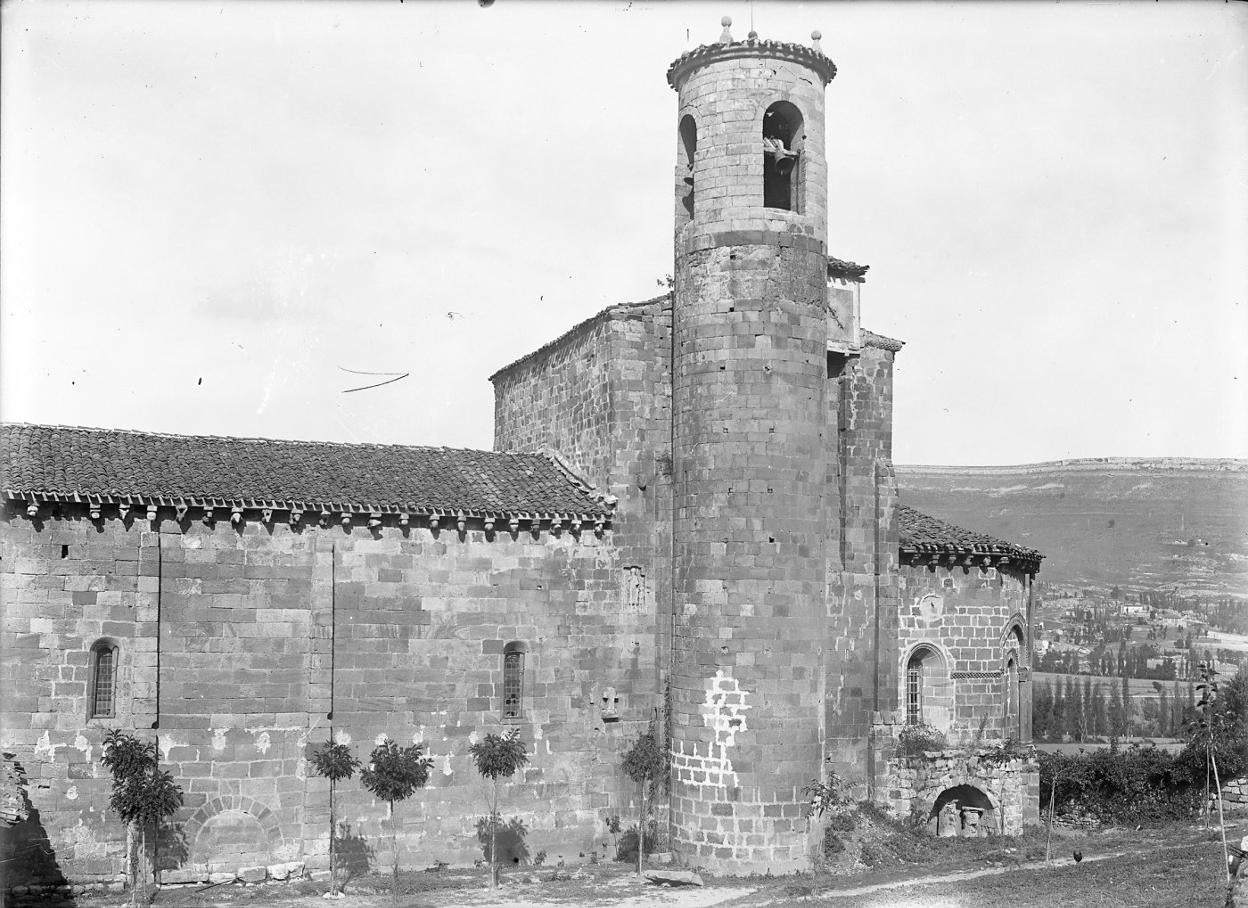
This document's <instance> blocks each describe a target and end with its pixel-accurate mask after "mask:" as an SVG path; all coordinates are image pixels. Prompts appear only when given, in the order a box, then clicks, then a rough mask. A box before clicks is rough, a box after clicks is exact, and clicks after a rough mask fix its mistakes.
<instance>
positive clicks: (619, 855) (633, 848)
mask: <svg viewBox="0 0 1248 908" xmlns="http://www.w3.org/2000/svg"><path fill="white" fill-rule="evenodd" d="M646 827H647V828H646V835H645V845H646V854H654V852H655V846H656V845H657V844H658V841H659V824H658V823H656V822H655V821H654V820H650V821H649V822H647V823H646ZM637 845H638V835H637V827H636V826H630V827H629V828H628V829H627V830H625V832H624V834H623V835H621V836H620V838H619V840H618V841H617V842H616V843H615V859H616V860H617V861H620V862H622V863H631V862H633V861H636V860H637Z"/></svg>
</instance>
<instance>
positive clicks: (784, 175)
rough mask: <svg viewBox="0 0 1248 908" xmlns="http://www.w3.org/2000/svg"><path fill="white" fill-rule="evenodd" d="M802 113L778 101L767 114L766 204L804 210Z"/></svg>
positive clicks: (765, 150) (786, 209) (765, 136)
mask: <svg viewBox="0 0 1248 908" xmlns="http://www.w3.org/2000/svg"><path fill="white" fill-rule="evenodd" d="M803 138H804V135H803V130H802V113H801V111H799V110H798V109H797V107H795V106H794V105H792V104H790V103H789V102H788V101H777V102H776V103H775V104H773V105H771V106H770V107H768V108H767V111H766V112H765V113H764V114H763V205H764V206H765V207H767V208H779V209H782V210H784V211H795V212H797V213H799V214H800V213H801V211H802V173H803V166H802V165H803V163H804V162H803V161H802V140H803Z"/></svg>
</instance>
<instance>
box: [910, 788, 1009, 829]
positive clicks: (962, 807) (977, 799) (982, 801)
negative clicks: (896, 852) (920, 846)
mask: <svg viewBox="0 0 1248 908" xmlns="http://www.w3.org/2000/svg"><path fill="white" fill-rule="evenodd" d="M997 822H998V820H997V811H996V808H995V807H993V804H992V800H991V799H990V798H989V797H988V795H987V794H985V793H984V792H983V791H981V790H980V789H978V788H976V787H975V786H974V785H954V786H953V787H951V788H946V789H945V790H944V791H942V792H941V793H940V794H939V795H937V796H936V800H935V801H933V802H932V809H931V810H930V811H929V812H928V817H927V829H928V832H930V833H931V834H932V835H936V836H941V837H957V838H970V839H974V838H986V837H987V836H993V835H997V834H998V832H999V831H1000V830H999V827H998V825H997Z"/></svg>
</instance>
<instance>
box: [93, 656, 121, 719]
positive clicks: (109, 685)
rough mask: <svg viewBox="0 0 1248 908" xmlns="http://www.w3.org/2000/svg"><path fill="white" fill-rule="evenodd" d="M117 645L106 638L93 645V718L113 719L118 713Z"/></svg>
mask: <svg viewBox="0 0 1248 908" xmlns="http://www.w3.org/2000/svg"><path fill="white" fill-rule="evenodd" d="M116 695H117V647H116V645H115V644H113V643H110V642H108V641H105V640H101V641H99V642H97V643H96V644H95V645H94V646H92V647H91V696H90V698H89V699H90V704H91V709H90V713H91V716H90V717H91V718H92V719H111V718H113V717H114V716H116V715H117V712H116V706H115V703H116Z"/></svg>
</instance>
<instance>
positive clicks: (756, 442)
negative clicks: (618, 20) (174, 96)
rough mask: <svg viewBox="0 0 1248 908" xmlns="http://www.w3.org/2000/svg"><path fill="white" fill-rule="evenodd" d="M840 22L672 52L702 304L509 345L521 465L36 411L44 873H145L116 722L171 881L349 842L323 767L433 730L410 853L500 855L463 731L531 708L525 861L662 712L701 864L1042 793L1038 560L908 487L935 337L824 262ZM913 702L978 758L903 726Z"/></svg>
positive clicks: (599, 814) (11, 671)
mask: <svg viewBox="0 0 1248 908" xmlns="http://www.w3.org/2000/svg"><path fill="white" fill-rule="evenodd" d="M812 38H813V42H812V45H811V46H806V45H802V44H792V43H785V42H778V41H770V40H760V39H759V38H758V37H757V36H756V35H755V34H753V33H751V34H750V35H749V37H748V38H747V39H746V40H744V41H738V40H734V39H733V38H732V36H731V34H730V33H729V29H728V27H727V26H725V28H724V34H723V35H722V37H721V38H720V40H719V41H718V42H717V43H714V44H710V45H705V46H702V47H698V48H697V49H695V50H692V51H690V52H688V53H686V54H685V55H683V56H682V57H680V58H679V59H677V60H676V61H675V62H674V63H673V64H672V65H671V67H670V68H669V70H668V72H667V79H668V82H669V83H670V85H671V87H672V88H673V89H674V90H675V92H676V95H677V108H676V116H675V118H674V120H673V126H674V130H673V131H674V135H673V139H674V144H675V152H676V165H675V172H674V177H673V190H674V199H673V204H674V219H675V223H674V228H675V229H674V254H675V267H674V272H673V273H674V283H673V287H672V289H671V292H670V293H668V294H666V295H664V296H660V297H658V298H655V299H651V300H647V301H644V302H636V303H623V304H619V305H614V306H610V307H608V308H607V309H605V310H603V311H602V312H599V313H598V314H596V315H594V316H592V317H590V318H588V319H586V320H585V321H583V322H581V323H580V324H578V325H576V326H574V327H572V328H570V329H569V330H568V331H567V332H566V333H564V334H563V335H562V336H560V337H558V338H555V339H554V340H552V341H551V342H550V343H548V344H546V345H545V346H544V347H542V348H540V349H538V350H536V351H534V352H532V353H530V354H528V355H526V356H523V357H521V358H520V359H518V360H516V361H515V362H513V363H511V364H510V365H507V366H504V367H503V368H501V369H500V370H499V371H498V372H496V373H495V374H494V375H493V376H492V378H491V381H492V382H493V384H494V390H495V427H494V451H492V452H485V451H470V450H453V449H447V448H427V447H408V446H400V445H375V444H345V443H337V442H323V443H313V442H302V441H276V440H268V439H251V438H220V437H198V436H177V435H161V434H154V433H145V432H133V431H124V430H105V429H89V428H71V427H62V426H46V425H24V424H22V425H19V424H11V425H6V426H4V428H3V448H2V450H0V456H2V458H3V459H2V461H0V471H2V479H0V488H2V493H3V499H4V511H3V520H2V522H0V543H2V549H0V556H2V561H0V571H2V573H0V583H2V586H0V594H2V596H3V609H4V611H3V637H2V638H0V643H2V647H3V650H2V651H3V663H2V669H0V672H2V674H0V685H2V689H3V696H2V697H0V701H2V706H0V709H2V710H3V712H2V713H0V728H2V731H0V749H2V750H3V751H4V753H5V754H7V755H8V756H7V757H6V761H7V762H8V763H9V764H11V765H13V766H16V767H17V768H18V770H20V773H21V780H22V781H21V785H22V787H23V793H22V797H23V799H25V802H26V804H27V806H28V810H27V811H26V818H25V819H24V820H21V821H20V822H17V823H16V824H15V825H12V826H11V827H10V828H8V829H5V830H3V831H0V834H2V835H3V853H2V854H0V860H3V861H5V862H6V863H4V864H0V867H4V868H6V869H5V873H6V875H7V884H8V885H9V886H16V885H18V884H21V885H36V884H39V883H56V882H60V883H64V882H66V881H68V882H69V883H73V884H75V885H81V884H86V883H91V882H92V881H97V882H98V881H110V880H115V879H117V878H118V874H119V871H120V869H121V867H122V864H123V861H122V860H121V854H122V850H123V843H124V839H125V833H124V830H123V829H122V827H121V824H120V823H119V821H118V820H117V819H116V817H115V816H113V815H111V814H110V812H109V810H108V809H107V794H108V790H109V783H108V781H107V777H106V774H105V773H104V771H103V769H102V767H101V765H100V763H99V758H100V752H101V740H102V738H103V736H104V734H105V733H106V732H107V731H108V730H109V729H111V728H118V727H120V728H123V729H127V730H131V731H134V732H136V733H138V734H140V735H142V736H145V737H150V738H151V739H154V740H155V741H157V742H158V745H159V752H160V755H161V759H162V761H163V764H164V766H165V767H166V768H167V769H169V770H170V771H171V772H172V774H173V776H174V777H175V778H176V779H177V780H178V781H179V783H180V784H181V785H182V786H183V788H184V790H185V793H186V795H185V804H184V807H183V809H182V810H181V812H180V813H179V814H178V816H177V817H176V818H175V828H174V829H172V830H170V831H169V832H168V833H167V834H166V835H165V836H164V837H163V838H162V840H161V842H160V843H158V845H157V846H156V847H157V851H158V854H157V861H158V864H159V866H160V867H162V868H163V870H162V874H163V878H164V880H165V881H166V882H190V881H200V880H209V879H212V880H216V879H222V878H229V876H230V875H232V874H234V873H236V872H238V871H239V869H240V868H252V867H259V868H265V867H269V868H274V869H273V871H272V872H273V873H274V874H275V875H278V874H280V873H285V872H288V870H283V868H289V866H290V865H291V864H292V863H294V864H303V865H304V866H306V867H307V868H309V869H311V868H317V867H324V866H326V854H327V849H328V809H329V805H328V787H327V784H326V783H325V782H324V780H322V779H319V778H316V777H315V776H313V775H311V774H310V773H309V771H308V764H307V761H306V754H307V752H308V749H309V748H310V747H314V746H316V745H319V744H320V743H322V742H324V741H326V740H328V739H330V738H333V739H336V740H339V741H342V742H347V743H350V744H351V745H352V746H353V747H355V748H356V752H357V755H358V756H361V757H364V758H366V757H367V754H368V752H369V751H370V750H371V748H372V747H373V746H374V743H375V742H376V741H378V740H379V739H380V738H381V737H382V736H389V737H391V738H393V739H395V740H397V741H399V742H401V743H411V742H424V743H425V744H426V745H427V746H428V749H429V752H430V753H431V754H432V755H433V757H434V759H435V761H436V762H435V767H434V773H433V777H432V780H431V782H430V785H429V786H428V788H426V789H425V790H423V791H421V792H419V793H418V794H417V795H416V796H415V797H414V798H413V799H412V800H411V801H409V802H407V804H406V805H405V806H404V807H402V808H401V809H400V812H399V815H400V817H401V818H402V831H401V835H400V849H401V851H402V854H401V859H402V861H403V862H404V864H405V865H406V866H409V867H423V866H427V865H429V864H432V863H433V862H435V861H439V860H441V861H447V862H450V863H452V864H456V863H459V864H462V863H470V862H472V861H473V860H474V859H477V858H480V857H481V855H482V844H481V841H480V839H479V836H478V829H477V819H478V817H480V816H482V815H483V814H484V813H485V812H486V808H485V806H484V800H483V793H484V783H483V782H482V780H481V778H480V777H479V776H478V775H477V774H476V773H475V771H474V770H473V767H472V764H471V762H470V760H469V757H468V753H467V751H468V748H469V746H470V745H471V743H473V742H474V741H476V740H478V739H479V738H480V737H481V736H483V735H484V734H486V733H489V732H494V731H498V730H499V729H506V728H516V729H518V730H519V732H520V734H521V735H522V737H523V740H524V741H525V743H526V744H527V746H528V751H529V754H530V763H529V766H528V767H527V769H526V770H525V771H524V772H523V776H522V777H517V778H516V779H515V780H514V782H513V783H512V784H510V785H509V786H507V787H506V790H505V794H504V801H503V805H502V808H501V810H502V813H503V816H504V819H505V820H506V821H508V822H509V823H511V822H515V823H517V826H516V827H515V828H517V829H518V828H519V827H520V826H522V828H523V835H516V836H513V837H512V839H511V840H510V841H509V842H508V843H507V845H506V848H508V849H510V850H509V851H508V854H509V855H510V856H511V857H512V858H513V859H524V858H525V857H526V856H531V855H535V854H536V853H537V852H539V851H545V852H546V853H547V854H548V856H549V857H550V860H551V861H554V860H555V859H556V857H558V856H561V857H563V858H564V859H565V860H567V861H569V862H575V861H577V860H582V859H584V860H588V859H589V857H590V855H591V854H594V853H597V854H599V855H603V854H604V853H605V852H606V850H607V848H608V841H607V832H608V828H609V824H610V821H611V820H612V818H616V817H618V818H620V820H621V821H622V822H623V823H624V824H625V827H626V828H627V826H628V825H629V824H630V823H633V822H635V821H636V819H635V818H636V811H637V807H638V799H637V792H636V790H635V788H634V786H632V785H631V784H630V783H629V782H628V780H627V778H626V777H625V775H624V774H623V772H622V770H621V769H620V754H621V752H622V751H623V750H624V749H625V748H626V747H627V745H628V744H629V742H630V741H631V740H632V739H633V738H635V737H636V735H637V734H638V733H639V732H641V731H643V730H645V729H646V728H647V727H649V726H650V723H651V722H654V723H655V727H656V728H658V729H659V731H660V733H661V734H662V735H663V737H664V740H665V743H666V745H667V746H668V748H669V749H670V756H671V763H670V784H669V785H668V786H667V787H666V788H665V789H664V790H663V791H662V793H661V795H660V797H659V804H658V808H657V821H658V823H659V829H660V835H661V836H662V837H663V838H665V839H666V840H668V841H669V842H670V849H671V850H672V851H673V852H675V854H676V859H677V860H678V861H679V862H681V863H683V864H684V865H687V866H692V867H703V868H708V869H711V870H713V871H715V872H719V873H748V872H765V871H770V872H771V873H775V874H778V873H785V872H791V871H796V870H801V869H804V868H808V867H809V866H810V864H811V861H812V855H813V854H814V853H815V850H816V848H817V846H818V842H819V837H820V834H821V832H822V829H821V827H820V821H819V820H818V818H814V817H810V816H809V815H808V814H809V810H808V805H807V801H808V797H807V796H805V795H803V788H804V787H805V786H807V785H808V784H809V783H810V782H811V781H812V780H814V779H821V778H826V777H827V773H828V772H829V771H834V772H836V773H837V774H838V775H839V776H840V777H841V778H842V779H844V780H846V781H847V782H848V783H849V785H850V786H851V789H852V791H853V793H854V794H855V795H856V796H857V797H860V798H868V799H871V800H872V801H874V802H876V803H877V804H878V805H880V806H881V807H884V808H886V809H887V810H889V811H891V812H893V813H895V814H896V815H898V816H908V815H910V814H911V812H912V811H918V812H919V813H920V814H921V815H922V817H924V818H931V823H932V825H933V826H935V825H937V824H938V820H939V821H940V822H945V821H944V820H943V819H941V818H942V817H946V816H947V815H948V814H949V812H950V809H951V808H955V807H956V808H957V809H959V810H961V811H962V814H963V817H964V821H965V823H964V825H963V826H962V827H960V830H961V831H960V833H959V834H966V833H967V832H968V830H969V832H970V833H973V834H976V835H982V834H1001V833H1006V834H1008V833H1014V832H1017V831H1018V830H1019V829H1020V828H1021V825H1022V824H1023V823H1025V822H1028V821H1031V820H1034V819H1035V818H1036V816H1037V804H1036V800H1037V779H1036V775H1035V772H1034V767H1032V766H1031V765H1030V764H1028V763H1027V762H1026V761H1023V760H1020V759H1003V758H1000V757H998V758H997V759H983V755H984V754H986V753H988V750H989V748H994V747H996V748H999V747H1000V745H1002V744H1003V743H1004V742H1006V741H1007V740H1011V741H1015V742H1019V741H1021V742H1027V741H1028V740H1029V739H1030V715H1029V704H1030V701H1031V690H1030V683H1029V679H1028V666H1029V663H1030V636H1031V635H1030V618H1031V610H1032V583H1033V580H1034V577H1035V575H1036V572H1037V570H1038V569H1039V564H1040V559H1041V556H1040V555H1039V554H1038V553H1037V552H1035V551H1032V550H1030V549H1027V548H1024V547H1022V546H1019V545H1014V544H1011V543H1008V542H1003V541H1000V540H996V539H992V538H989V537H987V536H984V535H981V534H978V533H975V532H971V531H968V530H965V529H961V528H959V527H955V526H952V525H950V524H948V523H945V522H943V521H941V520H939V519H937V518H935V517H930V516H927V515H924V514H920V513H917V512H915V511H913V510H911V509H909V508H907V507H905V506H904V504H902V503H901V502H900V501H899V500H898V492H897V485H896V481H895V479H894V474H893V467H892V461H891V457H892V394H893V389H892V374H893V363H894V359H895V357H896V356H897V355H898V354H899V352H900V351H901V347H902V344H901V342H900V341H897V340H892V339H889V338H887V337H882V336H880V335H878V334H873V333H872V332H871V331H868V330H867V329H866V328H864V327H863V326H862V324H861V322H860V308H861V295H862V289H863V286H864V279H865V275H866V271H867V268H866V267H865V266H859V265H856V264H854V263H852V262H849V261H843V260H841V259H838V258H835V257H834V256H832V255H830V254H829V251H828V249H827V242H826V239H827V218H828V210H829V205H828V202H829V200H828V179H827V177H828V175H827V165H826V162H825V157H824V145H825V113H824V94H825V87H826V86H827V84H828V83H829V82H830V81H831V80H832V78H833V76H834V75H835V74H836V67H835V66H834V64H833V63H832V61H831V60H830V59H829V58H828V57H826V56H825V55H824V53H823V52H822V50H821V49H820V45H819V35H818V33H815V34H814V35H813V36H812ZM920 725H926V726H932V727H934V728H935V729H937V730H938V731H940V732H942V733H943V734H944V739H945V742H946V743H945V744H944V746H943V748H942V747H940V746H939V745H934V746H935V747H936V749H934V750H922V751H919V752H917V753H916V752H913V751H909V752H906V751H903V748H902V747H901V746H900V744H899V742H900V741H902V740H903V739H904V737H905V736H904V730H905V729H907V728H908V727H914V726H920ZM996 752H997V753H998V754H1000V753H1007V754H1008V753H1009V751H1002V750H998V751H996ZM339 798H340V808H339V814H338V815H339V818H340V819H341V820H342V821H343V826H342V827H341V828H340V831H339V834H340V836H341V837H342V839H343V842H344V847H348V846H350V845H351V844H352V843H354V847H356V849H357V852H358V854H365V855H367V854H370V853H371V855H372V857H373V859H374V860H375V861H380V862H388V860H389V856H388V853H389V847H390V846H389V844H388V842H389V839H388V837H386V836H385V835H383V834H382V833H383V832H384V830H385V829H386V826H385V816H386V812H385V806H384V805H383V804H381V803H378V802H376V801H374V800H372V798H371V797H369V796H368V795H367V793H366V792H364V791H363V789H362V788H360V787H359V786H357V785H354V784H346V785H344V786H341V787H340V790H339ZM972 818H973V822H972ZM955 819H956V818H955ZM951 829H953V827H952V826H950V825H949V824H948V823H945V830H944V831H949V830H951ZM348 850H349V848H348ZM606 856H608V857H609V856H610V855H606Z"/></svg>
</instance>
